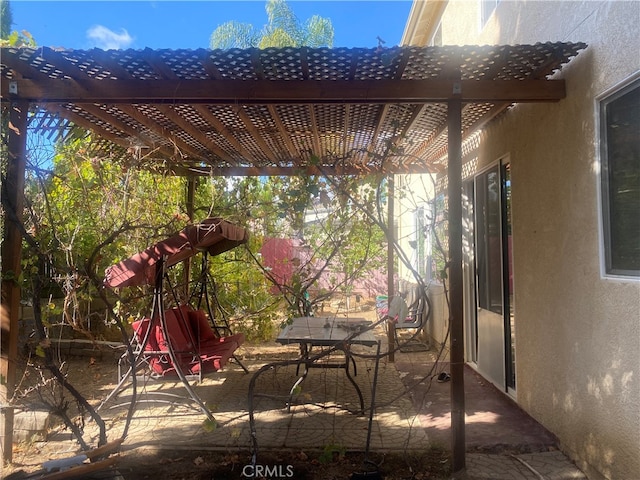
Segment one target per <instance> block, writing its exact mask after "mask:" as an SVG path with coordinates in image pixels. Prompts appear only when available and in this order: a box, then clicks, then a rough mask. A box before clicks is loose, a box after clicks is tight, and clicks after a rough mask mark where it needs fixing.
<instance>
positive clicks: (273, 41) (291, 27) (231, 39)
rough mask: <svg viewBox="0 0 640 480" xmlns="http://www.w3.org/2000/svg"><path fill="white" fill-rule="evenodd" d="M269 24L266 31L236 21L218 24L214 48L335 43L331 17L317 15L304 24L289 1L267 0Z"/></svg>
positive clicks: (212, 46)
mask: <svg viewBox="0 0 640 480" xmlns="http://www.w3.org/2000/svg"><path fill="white" fill-rule="evenodd" d="M265 8H266V11H267V19H268V23H267V24H266V25H265V26H264V27H263V28H262V30H259V31H258V30H256V27H255V26H253V25H251V24H248V23H241V22H236V21H230V22H226V23H223V24H222V25H220V26H218V27H217V28H216V29H215V30H214V31H213V33H212V34H211V39H210V42H209V45H210V47H211V48H214V49H215V48H221V49H225V50H227V49H230V48H252V47H257V48H269V47H302V46H306V47H321V46H329V47H331V46H332V45H333V25H332V24H331V20H329V19H327V18H323V17H320V16H318V15H313V16H312V17H310V18H309V19H307V20H306V22H304V23H300V21H299V20H298V19H297V17H296V16H295V14H294V13H293V10H291V7H290V6H289V5H288V4H287V2H286V1H285V0H267V3H266V6H265Z"/></svg>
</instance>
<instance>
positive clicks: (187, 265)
mask: <svg viewBox="0 0 640 480" xmlns="http://www.w3.org/2000/svg"><path fill="white" fill-rule="evenodd" d="M195 197H196V179H195V177H188V178H187V192H186V199H185V200H186V201H185V204H186V207H187V216H188V217H189V223H193V214H194V213H195ZM191 265H192V263H191V258H187V259H186V260H185V261H184V271H183V275H184V298H185V300H186V299H188V298H189V294H190V293H191V292H190V291H189V278H191Z"/></svg>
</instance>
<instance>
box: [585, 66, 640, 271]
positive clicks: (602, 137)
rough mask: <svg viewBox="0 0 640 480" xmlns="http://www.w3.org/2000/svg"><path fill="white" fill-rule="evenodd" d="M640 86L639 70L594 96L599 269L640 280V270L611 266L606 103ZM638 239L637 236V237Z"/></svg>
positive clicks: (608, 103)
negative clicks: (596, 146)
mask: <svg viewBox="0 0 640 480" xmlns="http://www.w3.org/2000/svg"><path fill="white" fill-rule="evenodd" d="M636 89H640V71H639V72H636V73H635V74H634V75H632V76H631V77H629V78H627V79H625V80H624V81H622V82H620V83H619V84H617V85H615V86H614V87H612V88H610V89H609V90H607V91H606V92H604V93H602V94H601V95H599V96H598V97H597V98H596V105H595V107H596V132H597V136H598V137H597V145H598V148H597V155H598V162H597V164H598V175H597V183H598V221H599V227H600V228H599V230H600V271H601V275H602V277H604V278H611V279H621V280H625V281H634V280H635V281H640V270H628V269H619V268H614V267H613V265H612V245H611V216H610V202H609V198H610V197H609V187H610V181H609V180H610V178H609V171H610V170H609V161H608V160H609V159H608V153H609V152H608V143H607V127H608V124H607V106H608V105H610V104H611V103H612V102H614V101H615V100H618V99H620V98H621V97H622V96H624V95H626V94H628V93H629V92H631V91H633V90H636ZM639 241H640V237H639Z"/></svg>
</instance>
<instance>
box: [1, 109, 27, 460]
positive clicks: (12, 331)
mask: <svg viewBox="0 0 640 480" xmlns="http://www.w3.org/2000/svg"><path fill="white" fill-rule="evenodd" d="M28 110H29V104H28V103H27V102H19V103H14V104H12V105H11V108H10V113H9V126H8V158H7V168H6V180H5V182H4V185H3V187H2V196H3V197H4V198H3V202H2V203H3V206H4V208H3V214H4V238H3V241H2V252H1V254H2V287H1V289H2V305H1V306H0V322H1V324H2V336H1V337H0V338H1V343H2V354H1V356H0V406H1V408H2V414H1V415H0V435H2V438H1V439H0V444H1V446H2V458H3V460H4V461H5V462H11V461H12V459H13V407H11V406H10V405H9V402H10V400H11V398H12V397H13V393H14V388H15V382H16V361H17V357H18V318H19V315H20V284H19V283H18V277H19V275H20V260H21V258H22V234H21V231H20V228H19V223H17V222H22V208H23V204H24V172H25V166H26V151H27V112H28Z"/></svg>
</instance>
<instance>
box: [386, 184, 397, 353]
mask: <svg viewBox="0 0 640 480" xmlns="http://www.w3.org/2000/svg"><path fill="white" fill-rule="evenodd" d="M387 182H388V184H387V196H388V197H389V198H388V199H387V202H388V203H387V224H388V225H387V228H388V230H389V232H388V235H387V308H388V307H389V306H390V305H391V299H392V297H393V296H394V295H395V292H394V288H395V284H394V281H395V267H394V262H393V258H394V243H395V239H396V230H395V214H394V209H395V206H394V199H393V196H394V193H395V192H394V190H395V181H394V177H393V173H392V174H390V175H389V178H388V180H387ZM387 342H388V346H387V348H388V351H389V361H390V362H392V363H393V362H395V360H396V358H395V357H396V356H395V353H394V350H393V349H394V348H395V342H396V334H395V323H393V322H387Z"/></svg>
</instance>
